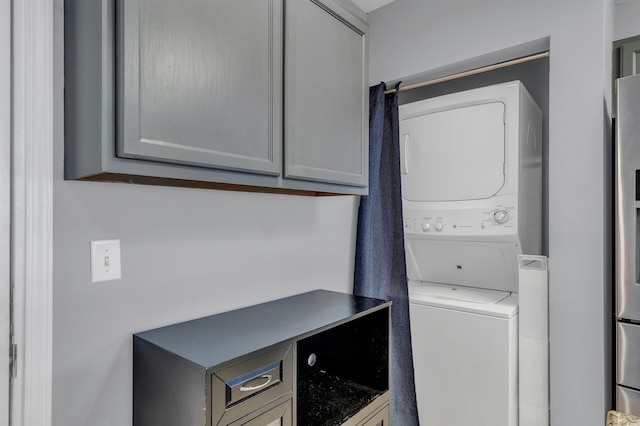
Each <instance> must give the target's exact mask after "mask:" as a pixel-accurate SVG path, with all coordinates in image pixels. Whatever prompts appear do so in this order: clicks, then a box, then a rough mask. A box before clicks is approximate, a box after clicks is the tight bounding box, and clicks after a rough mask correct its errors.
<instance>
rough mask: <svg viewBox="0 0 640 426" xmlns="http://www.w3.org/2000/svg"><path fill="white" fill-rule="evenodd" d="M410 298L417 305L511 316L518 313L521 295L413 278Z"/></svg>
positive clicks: (410, 285) (410, 286) (505, 316)
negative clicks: (414, 279) (519, 296)
mask: <svg viewBox="0 0 640 426" xmlns="http://www.w3.org/2000/svg"><path fill="white" fill-rule="evenodd" d="M409 301H410V302H411V303H412V304H414V305H426V306H434V307H439V308H444V309H452V310H457V311H464V312H471V313H477V314H483V315H491V316H496V317H502V318H511V317H512V316H514V315H515V314H517V313H518V296H517V295H514V294H512V293H510V292H508V291H498V290H485V289H480V288H473V287H463V286H454V285H446V284H437V283H428V282H422V281H409Z"/></svg>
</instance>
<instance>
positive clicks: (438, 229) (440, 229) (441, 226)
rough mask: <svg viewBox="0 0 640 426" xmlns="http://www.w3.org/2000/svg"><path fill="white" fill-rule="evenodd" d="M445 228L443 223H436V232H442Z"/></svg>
mask: <svg viewBox="0 0 640 426" xmlns="http://www.w3.org/2000/svg"><path fill="white" fill-rule="evenodd" d="M443 228H444V225H443V224H441V223H436V231H438V232H440V231H442V229H443Z"/></svg>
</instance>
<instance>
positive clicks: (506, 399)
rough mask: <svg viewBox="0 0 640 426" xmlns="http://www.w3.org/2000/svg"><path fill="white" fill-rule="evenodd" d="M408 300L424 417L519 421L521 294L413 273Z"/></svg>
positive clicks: (439, 421) (444, 422)
mask: <svg viewBox="0 0 640 426" xmlns="http://www.w3.org/2000/svg"><path fill="white" fill-rule="evenodd" d="M409 300H410V305H409V306H410V318H411V329H412V333H411V335H412V346H413V359H414V369H415V380H416V396H417V400H418V415H419V418H420V425H421V426H453V425H474V426H515V425H517V416H518V411H517V406H518V399H517V395H518V388H517V344H518V339H517V337H518V320H517V317H518V297H517V295H513V294H512V293H510V292H505V291H496V290H482V289H477V288H470V287H462V286H452V285H443V284H434V283H425V282H419V281H409Z"/></svg>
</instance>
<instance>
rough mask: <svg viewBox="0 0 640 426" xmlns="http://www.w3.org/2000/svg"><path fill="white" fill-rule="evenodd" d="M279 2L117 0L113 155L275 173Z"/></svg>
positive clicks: (279, 87)
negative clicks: (115, 148) (116, 116)
mask: <svg viewBox="0 0 640 426" xmlns="http://www.w3.org/2000/svg"><path fill="white" fill-rule="evenodd" d="M281 2H282V0H216V1H211V0H180V1H175V0H119V2H118V5H119V7H118V9H117V10H119V11H120V13H119V14H118V19H117V22H118V34H121V35H122V37H120V38H119V40H120V43H119V45H118V58H120V59H121V63H120V67H119V69H118V71H119V74H118V78H117V81H118V83H119V86H118V95H119V96H118V99H119V102H118V111H119V116H118V123H119V126H118V144H117V147H118V155H119V156H121V157H125V158H143V159H151V160H159V161H166V162H170V163H181V164H190V165H197V166H203V167H214V168H222V169H233V170H241V171H245V172H256V173H267V174H273V175H279V174H280V170H281V146H282V143H281V139H282V131H281V121H280V120H278V119H274V118H276V117H280V116H281V114H282V112H281V109H282V95H281V93H282V78H281V75H282V4H281ZM248 11H251V13H247V12H248Z"/></svg>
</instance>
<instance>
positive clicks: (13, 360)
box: [9, 343, 18, 380]
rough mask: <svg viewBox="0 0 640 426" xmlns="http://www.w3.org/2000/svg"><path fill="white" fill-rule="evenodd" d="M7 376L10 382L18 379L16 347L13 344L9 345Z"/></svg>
mask: <svg viewBox="0 0 640 426" xmlns="http://www.w3.org/2000/svg"><path fill="white" fill-rule="evenodd" d="M9 374H10V378H11V380H14V379H15V378H17V377H18V345H17V344H15V343H11V344H10V345H9Z"/></svg>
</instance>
